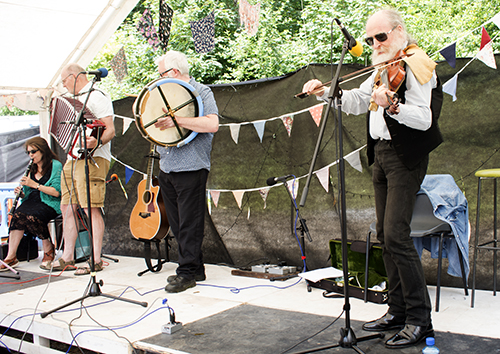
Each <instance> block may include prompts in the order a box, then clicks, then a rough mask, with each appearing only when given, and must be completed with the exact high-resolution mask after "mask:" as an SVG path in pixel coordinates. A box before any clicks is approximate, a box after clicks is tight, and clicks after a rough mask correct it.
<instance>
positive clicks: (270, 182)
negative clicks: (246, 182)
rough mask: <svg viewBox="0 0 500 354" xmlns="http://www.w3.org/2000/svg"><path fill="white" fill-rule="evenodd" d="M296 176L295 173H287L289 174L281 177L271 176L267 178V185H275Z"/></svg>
mask: <svg viewBox="0 0 500 354" xmlns="http://www.w3.org/2000/svg"><path fill="white" fill-rule="evenodd" d="M291 177H295V176H294V175H287V176H281V177H269V178H268V179H267V185H268V186H274V185H275V184H276V183H278V182H285V181H286V180H287V179H289V178H291Z"/></svg>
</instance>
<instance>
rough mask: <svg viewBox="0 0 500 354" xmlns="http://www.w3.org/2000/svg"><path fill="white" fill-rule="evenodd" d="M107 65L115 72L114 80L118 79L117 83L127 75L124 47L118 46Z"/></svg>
mask: <svg viewBox="0 0 500 354" xmlns="http://www.w3.org/2000/svg"><path fill="white" fill-rule="evenodd" d="M109 66H110V68H111V69H112V70H113V73H114V74H115V77H116V81H118V83H120V82H122V80H123V78H125V77H126V76H127V75H128V70H127V57H126V56H125V47H121V48H120V50H119V51H118V52H117V53H116V54H115V56H114V57H113V59H111V61H110V62H109Z"/></svg>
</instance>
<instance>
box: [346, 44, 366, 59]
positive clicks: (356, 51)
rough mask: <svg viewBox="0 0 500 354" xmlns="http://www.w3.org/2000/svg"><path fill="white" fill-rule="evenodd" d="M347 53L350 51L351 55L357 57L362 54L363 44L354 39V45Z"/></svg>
mask: <svg viewBox="0 0 500 354" xmlns="http://www.w3.org/2000/svg"><path fill="white" fill-rule="evenodd" d="M349 53H351V55H353V56H355V57H359V56H360V55H361V54H363V45H362V44H361V43H360V42H359V41H356V45H355V46H354V47H352V49H351V50H350V51H349Z"/></svg>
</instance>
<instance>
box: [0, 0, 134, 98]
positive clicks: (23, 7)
mask: <svg viewBox="0 0 500 354" xmlns="http://www.w3.org/2000/svg"><path fill="white" fill-rule="evenodd" d="M137 2H138V0H84V1H82V0H0V44H1V46H2V52H1V54H0V92H1V93H5V92H6V91H9V92H19V91H36V90H40V89H50V88H51V87H52V86H54V85H55V84H57V83H58V80H59V75H60V72H61V69H62V67H63V66H64V65H66V64H67V63H70V62H77V63H78V64H80V65H81V66H83V67H84V68H85V67H87V65H88V64H89V63H90V62H91V60H92V59H93V58H94V57H95V55H96V54H97V53H98V52H99V50H100V49H101V48H102V47H103V45H104V44H105V43H106V41H107V40H108V39H109V37H110V36H111V35H112V34H113V33H114V32H115V30H116V29H117V28H118V26H119V25H120V24H121V23H122V22H123V20H124V19H125V17H126V16H127V15H128V14H129V13H130V11H131V10H133V8H134V6H135V5H136V3H137Z"/></svg>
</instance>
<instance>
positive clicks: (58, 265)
mask: <svg viewBox="0 0 500 354" xmlns="http://www.w3.org/2000/svg"><path fill="white" fill-rule="evenodd" d="M40 268H41V269H44V270H51V269H52V270H55V271H63V270H75V269H76V267H75V261H74V260H72V261H68V262H66V261H64V259H62V258H59V259H58V260H57V261H55V262H54V265H53V266H52V262H49V264H43V263H42V264H40Z"/></svg>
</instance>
